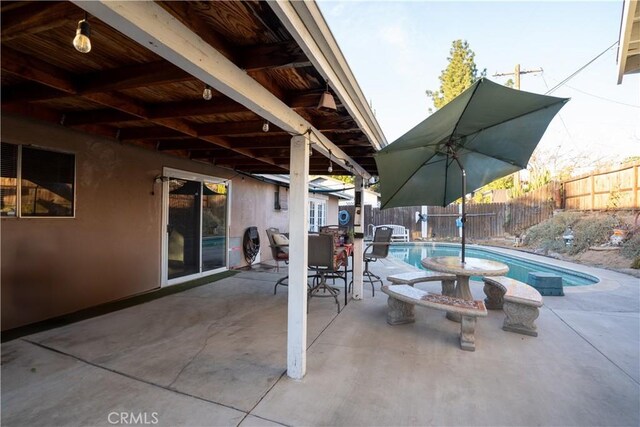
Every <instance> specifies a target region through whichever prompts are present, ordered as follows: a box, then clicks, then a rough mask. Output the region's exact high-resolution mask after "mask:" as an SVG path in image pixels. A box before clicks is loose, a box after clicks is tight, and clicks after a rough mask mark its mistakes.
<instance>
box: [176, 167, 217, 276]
mask: <svg viewBox="0 0 640 427" xmlns="http://www.w3.org/2000/svg"><path fill="white" fill-rule="evenodd" d="M227 190H228V189H227V186H226V185H225V184H224V183H223V182H221V180H217V179H215V178H213V177H207V176H200V175H194V174H189V173H186V172H180V171H175V170H169V169H167V170H165V194H166V196H165V197H164V200H165V202H164V205H165V206H164V218H165V224H166V233H165V237H164V241H163V247H164V248H165V250H164V262H163V263H164V268H163V272H164V273H163V284H174V283H178V282H182V281H185V280H189V279H192V278H196V277H200V276H204V275H206V274H209V273H211V272H213V271H216V270H221V269H224V268H226V267H227V247H228V245H227V215H228V212H227V208H228V191H227Z"/></svg>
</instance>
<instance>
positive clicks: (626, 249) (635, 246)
mask: <svg viewBox="0 0 640 427" xmlns="http://www.w3.org/2000/svg"><path fill="white" fill-rule="evenodd" d="M620 255H622V256H624V257H627V258H631V259H634V258H635V260H634V262H636V261H638V259H640V229H636V230H634V233H633V235H632V236H631V237H630V238H629V239H627V240H625V241H624V243H622V248H621V249H620ZM632 268H640V267H632Z"/></svg>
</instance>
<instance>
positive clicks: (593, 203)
mask: <svg viewBox="0 0 640 427" xmlns="http://www.w3.org/2000/svg"><path fill="white" fill-rule="evenodd" d="M595 208H596V178H595V176H594V175H591V210H592V211H593V210H595Z"/></svg>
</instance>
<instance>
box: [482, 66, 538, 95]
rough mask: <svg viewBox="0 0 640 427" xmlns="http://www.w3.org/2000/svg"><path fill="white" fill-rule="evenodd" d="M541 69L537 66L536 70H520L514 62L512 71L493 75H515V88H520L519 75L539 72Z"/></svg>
mask: <svg viewBox="0 0 640 427" xmlns="http://www.w3.org/2000/svg"><path fill="white" fill-rule="evenodd" d="M543 71H544V70H543V69H542V68H538V69H537V70H520V64H516V68H515V70H514V72H513V73H495V74H494V75H493V77H502V76H515V83H516V84H515V86H516V89H518V90H520V76H521V75H522V74H530V73H541V72H543Z"/></svg>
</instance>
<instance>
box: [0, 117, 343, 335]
mask: <svg viewBox="0 0 640 427" xmlns="http://www.w3.org/2000/svg"><path fill="white" fill-rule="evenodd" d="M1 132H2V133H1V136H2V142H5V143H10V144H22V145H32V146H37V147H41V148H45V149H51V150H57V151H63V152H69V153H73V154H75V160H76V188H75V193H76V194H75V205H76V208H75V217H74V218H7V217H3V218H2V219H1V220H0V236H1V239H0V240H1V245H0V251H1V252H0V253H1V260H0V267H1V277H0V280H1V284H2V290H1V294H2V295H1V296H2V330H7V329H11V328H15V327H18V326H22V325H26V324H29V323H33V322H37V321H40V320H45V319H48V318H51V317H55V316H59V315H63V314H67V313H71V312H74V311H77V310H80V309H83V308H87V307H91V306H94V305H98V304H101V303H104V302H108V301H113V300H117V299H121V298H125V297H128V296H132V295H135V294H139V293H142V292H147V291H149V290H152V289H155V288H158V287H159V286H160V283H161V263H162V232H163V227H162V226H161V222H162V186H161V184H158V183H154V178H155V177H156V176H158V175H162V171H163V168H164V167H169V168H173V169H179V170H184V171H189V172H194V173H199V174H203V175H210V176H214V177H218V178H223V179H231V197H230V204H231V211H230V215H229V216H230V221H229V236H230V245H229V246H230V251H234V250H239V251H242V248H241V247H237V246H234V242H236V243H237V242H240V243H241V242H242V235H243V233H244V231H245V229H246V228H247V227H248V226H251V225H255V226H257V227H258V230H259V231H260V239H261V260H262V261H263V262H264V261H268V260H269V259H271V252H270V249H269V247H268V240H267V236H266V233H265V229H266V228H267V227H274V226H275V227H279V228H280V229H281V230H283V231H286V230H287V228H288V218H289V216H288V211H286V210H280V211H277V210H275V209H274V203H273V199H274V192H275V185H274V184H268V183H264V182H260V181H257V180H254V179H252V178H250V177H244V176H242V175H238V174H236V173H235V172H234V171H230V170H227V169H221V168H216V167H214V166H212V165H208V164H204V163H198V162H194V161H190V160H187V159H180V158H176V157H172V156H169V155H166V154H163V153H158V152H154V151H151V150H147V149H144V148H139V147H135V146H131V145H123V144H119V143H117V142H116V141H114V140H109V139H106V138H100V137H96V136H93V135H89V134H86V133H83V132H79V131H74V130H71V129H68V128H64V127H62V126H56V125H52V124H48V123H44V122H39V121H35V120H30V119H24V118H18V117H15V116H11V115H6V114H3V115H2V128H1ZM152 191H153V193H154V194H152ZM328 206H329V211H330V213H331V215H333V212H335V218H332V217H328V222H329V223H332V221H333V223H335V222H337V199H335V198H332V200H331V202H330V203H329V205H328ZM333 206H335V208H333ZM240 253H241V252H240ZM230 259H232V257H230ZM239 259H240V263H239V264H238V265H231V267H238V266H242V265H246V263H245V262H244V259H243V257H242V256H240V258H239Z"/></svg>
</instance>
